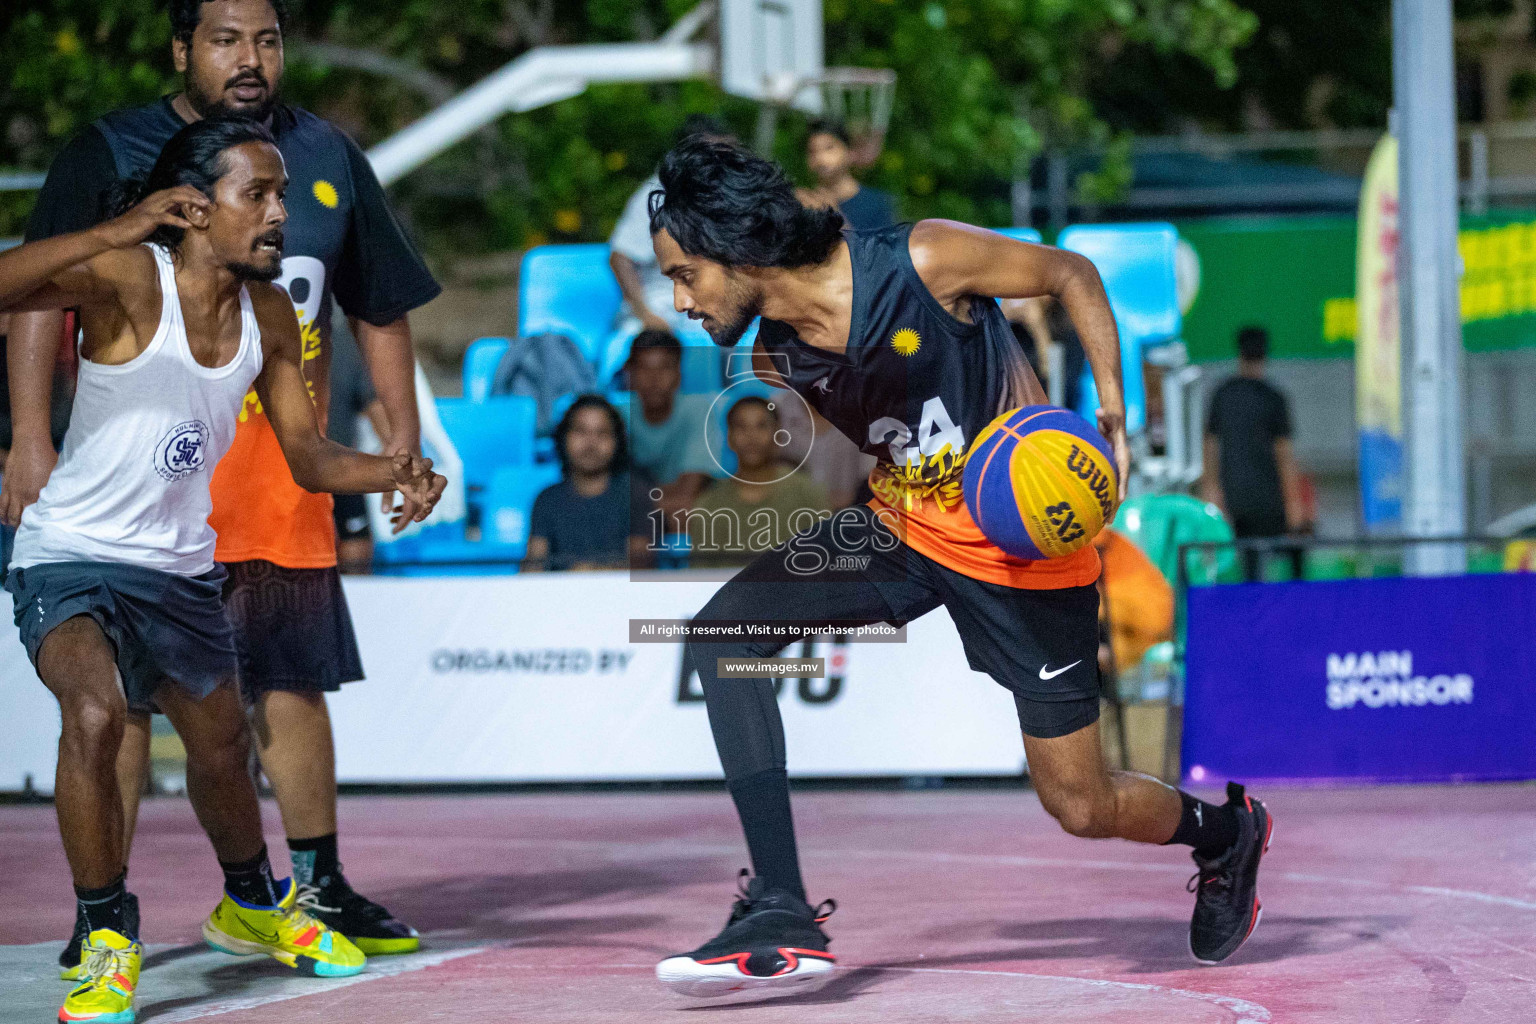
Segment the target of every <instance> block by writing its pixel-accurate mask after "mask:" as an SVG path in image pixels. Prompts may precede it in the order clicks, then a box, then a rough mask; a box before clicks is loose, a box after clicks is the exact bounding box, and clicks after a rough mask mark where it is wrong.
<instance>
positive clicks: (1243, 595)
mask: <svg viewBox="0 0 1536 1024" xmlns="http://www.w3.org/2000/svg"><path fill="white" fill-rule="evenodd" d="M1188 622H1189V641H1188V646H1187V649H1186V656H1185V679H1186V683H1185V709H1184V738H1183V771H1184V777H1185V779H1186V780H1188V781H1189V782H1191V783H1197V784H1198V783H1207V784H1208V783H1212V782H1219V781H1223V780H1226V779H1237V780H1243V781H1246V780H1249V779H1288V780H1340V781H1352V780H1358V781H1367V780H1369V781H1378V782H1443V781H1452V780H1462V779H1465V780H1473V779H1532V778H1536V574H1531V573H1509V574H1503V575H1489V576H1451V577H1437V578H1404V579H1370V580H1343V581H1337V582H1315V583H1268V584H1264V583H1260V584H1240V585H1229V586H1215V587H1194V588H1191V589H1190V591H1189V618H1188Z"/></svg>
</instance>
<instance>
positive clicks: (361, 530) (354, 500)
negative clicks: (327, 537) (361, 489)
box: [331, 494, 373, 540]
mask: <svg viewBox="0 0 1536 1024" xmlns="http://www.w3.org/2000/svg"><path fill="white" fill-rule="evenodd" d="M368 497H369V496H368V495H365V494H338V495H336V496H335V498H336V501H335V503H334V505H333V506H332V509H331V516H332V518H334V519H335V520H336V536H337V537H338V538H339V539H341V540H367V539H368V538H369V537H371V536H373V533H372V531H371V530H370V529H369V528H368V502H367V499H368Z"/></svg>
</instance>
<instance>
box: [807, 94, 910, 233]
mask: <svg viewBox="0 0 1536 1024" xmlns="http://www.w3.org/2000/svg"><path fill="white" fill-rule="evenodd" d="M805 163H806V166H808V167H809V168H810V169H811V173H812V174H814V175H815V176H816V187H815V188H812V189H801V190H800V201H801V202H802V203H804V204H806V205H807V206H812V205H815V206H835V207H837V212H838V213H841V214H842V215H843V220H845V221H847V222H848V226H849V227H851V228H853V229H855V230H857V231H873V230H874V229H876V228H883V227H889V226H890V225H892V224H894V223H896V204H895V203H893V202H892V201H891V197H890V196H889V195H887V194H886V193H884V192H882V191H880V190H879V189H877V188H870V187H869V186H867V185H861V184H859V181H858V179H857V178H855V177H854V176H853V144H852V140H851V139H850V138H849V135H848V129H847V128H845V127H843V125H842V124H840V123H838V122H837V121H828V120H817V121H812V122H811V128H810V132H809V133H808V134H807V135H806V137H805Z"/></svg>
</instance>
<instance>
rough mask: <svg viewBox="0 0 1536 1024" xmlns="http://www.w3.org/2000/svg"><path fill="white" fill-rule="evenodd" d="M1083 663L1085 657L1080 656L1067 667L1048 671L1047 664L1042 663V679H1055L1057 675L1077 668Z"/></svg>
mask: <svg viewBox="0 0 1536 1024" xmlns="http://www.w3.org/2000/svg"><path fill="white" fill-rule="evenodd" d="M1082 663H1083V659H1082V658H1078V659H1077V660H1076V661H1074V662H1073V663H1072V664H1070V665H1068V666H1066V667H1065V668H1059V669H1057V670H1056V671H1054V672H1047V671H1046V668H1047V666H1045V665H1041V666H1040V678H1041V679H1055V678H1056V677H1057V676H1059V675H1061V674H1062V673H1063V672H1066V671H1069V670H1071V669H1074V668H1077V666H1079V665H1081V664H1082Z"/></svg>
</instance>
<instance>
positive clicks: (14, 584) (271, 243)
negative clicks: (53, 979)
mask: <svg viewBox="0 0 1536 1024" xmlns="http://www.w3.org/2000/svg"><path fill="white" fill-rule="evenodd" d="M149 185H150V187H155V188H158V189H159V191H155V192H153V194H151V195H149V197H148V198H147V199H145V200H144V201H143V202H141V203H139V204H138V205H137V206H135V207H133V208H132V209H130V210H128V211H127V212H126V213H124V214H123V215H121V216H119V217H117V218H115V219H113V220H109V221H107V222H105V223H103V224H101V225H99V226H97V227H96V228H93V229H91V230H89V231H82V232H77V233H74V234H69V235H60V236H57V237H54V238H50V239H46V240H43V241H39V242H35V243H31V244H28V245H24V246H20V247H18V248H16V249H12V250H11V251H9V252H6V253H0V311H3V310H6V309H63V308H74V307H78V308H79V309H80V310H81V321H82V324H83V327H84V339H83V341H82V343H81V346H80V357H81V359H80V387H79V391H78V392H77V395H76V398H75V407H74V414H73V418H72V421H71V423H70V428H69V432H68V434H67V435H66V436H65V439H64V450H63V452H62V453H61V454H60V458H59V463H58V467H57V468H56V469H55V470H54V473H53V476H52V478H51V479H50V480H49V482H48V485H47V487H45V488H44V490H43V492H42V495H41V497H40V498H39V500H38V502H37V503H36V504H35V505H33V506H32V507H31V508H29V509H27V511H26V513H25V515H24V516H23V518H22V523H21V528H20V530H19V532H18V535H17V539H16V549H15V558H14V560H13V562H12V570H13V571H11V572H10V573H9V575H8V577H7V579H6V584H5V586H6V589H7V590H10V591H11V592H12V594H13V596H14V597H15V600H16V620H17V625H18V627H19V628H20V630H21V634H22V640H23V642H24V643H25V644H26V646H27V651H28V654H29V655H30V656H31V657H32V661H33V664H34V665H35V666H36V667H37V669H38V674H39V676H40V677H41V678H42V680H43V682H44V684H45V685H46V686H47V687H48V688H49V690H51V691H52V692H53V693H54V695H55V696H56V697H57V698H58V700H59V706H60V709H61V712H62V719H63V735H62V738H61V740H60V745H59V764H58V774H57V777H56V780H55V790H54V792H55V801H56V803H57V806H58V812H59V823H60V831H61V833H62V835H63V839H64V848H65V852H66V854H67V856H68V858H69V863H70V869H71V873H72V874H73V876H74V882H75V886H76V893H77V896H78V898H79V900H80V904H81V909H82V911H83V912H84V913H85V915H86V917H87V920H88V922H89V924H90V936H89V938H88V939H87V940H86V942H85V945H84V948H83V956H84V961H85V963H86V964H87V965H88V966H89V965H92V964H94V965H96V971H95V975H94V977H88V978H86V979H85V981H84V983H83V984H81V985H80V986H79V987H78V988H76V989H74V990H73V991H71V992H70V994H69V997H68V998H67V999H66V1001H65V1004H64V1011H67V1012H68V1013H69V1015H70V1019H77V1020H87V1019H93V1018H94V1017H99V1016H104V1015H105V1016H109V1017H110V1019H113V1020H131V1019H132V1012H133V1011H132V1002H133V991H132V990H133V988H134V987H135V985H136V984H137V980H138V973H139V964H140V959H141V956H142V949H141V947H140V946H139V944H138V942H137V936H136V934H134V933H135V932H136V930H137V921H136V918H137V914H136V913H132V914H131V916H130V911H129V910H128V907H129V906H130V905H132V906H134V907H136V903H134V904H130V900H131V897H130V896H129V894H128V893H127V890H126V888H125V886H124V871H125V865H126V850H125V849H124V845H125V844H124V842H123V834H124V833H123V820H122V805H121V802H120V800H119V798H118V794H117V781H116V778H115V774H114V768H113V766H114V762H115V759H116V755H117V748H118V740H119V738H120V737H121V735H122V731H123V721H124V717H125V715H126V710H127V701H126V692H125V691H131V692H134V693H135V694H138V695H142V696H152V697H153V699H154V700H155V701H156V702H157V703H158V704H159V706H160V708H161V710H163V711H164V712H165V713H166V715H167V716H168V717H169V718H170V720H171V722H172V724H174V725H175V726H176V729H177V732H178V733H180V734H181V737H182V740H183V742H184V744H185V746H186V748H187V776H188V793H189V795H190V796H191V798H192V801H193V804H194V806H195V808H196V810H197V814H198V820H199V821H200V822H202V823H203V825H204V827H205V829H206V830H207V832H208V835H209V839H210V840H211V842H212V843H213V846H214V851H215V853H216V854H217V855H218V858H219V861H220V863H221V865H222V866H223V867H224V870H225V888H226V895H225V898H224V900H223V901H221V902H220V904H219V906H218V907H217V908H216V909H215V911H214V913H213V915H212V916H211V917H210V918H209V920H208V922H207V923H206V924H205V925H204V929H203V931H204V935H205V937H206V938H207V939H208V941H209V942H210V943H212V944H214V945H215V946H216V947H217V948H221V949H225V950H233V951H236V952H241V953H258V952H259V953H268V954H270V955H272V956H273V957H274V958H276V959H278V960H279V961H281V962H283V963H286V964H288V965H289V966H291V967H297V968H299V969H301V970H303V971H305V972H306V973H310V974H321V975H326V976H339V975H347V974H355V973H357V972H358V971H360V970H361V969H362V966H363V962H364V958H363V955H362V953H360V952H359V951H358V950H357V948H356V947H355V946H353V945H352V943H351V942H349V941H348V940H347V939H346V938H344V937H343V936H341V935H339V934H336V933H333V932H331V931H330V930H329V929H328V928H326V927H325V926H324V925H323V924H320V923H318V922H315V921H314V920H312V919H311V918H309V917H308V915H307V914H305V913H304V912H303V911H302V910H301V909H295V887H294V886H293V884H292V882H291V880H290V881H287V882H285V883H277V882H274V881H273V880H272V874H271V867H270V865H269V864H268V862H267V858H266V847H265V844H264V843H263V841H262V831H261V812H260V809H259V806H258V804H257V802H256V792H255V789H254V787H253V785H252V782H251V778H250V775H249V774H248V772H247V768H246V764H247V746H248V740H247V730H246V723H245V716H244V712H243V709H242V707H241V704H240V698H239V696H238V694H237V692H236V690H235V687H234V686H233V683H234V677H235V657H234V647H233V642H232V637H231V631H230V627H229V623H228V620H227V619H226V618H225V617H224V614H223V606H222V603H221V598H220V586H219V584H220V583H221V581H222V570H219V569H218V568H216V567H215V564H214V559H213V549H214V535H213V532H212V530H211V529H210V528H209V527H208V523H207V517H208V513H209V510H210V507H211V502H210V499H209V491H208V483H209V478H210V476H211V474H212V471H213V466H214V464H215V463H216V462H217V461H218V458H219V456H221V455H222V454H223V453H224V452H225V450H226V449H227V448H228V447H229V444H230V441H231V440H232V438H233V436H234V429H235V420H236V417H237V415H238V413H239V410H240V407H241V403H242V401H243V399H244V397H245V394H246V392H247V390H248V388H249V387H250V385H251V383H252V382H253V381H254V383H255V385H256V391H257V394H258V396H259V397H260V398H261V401H262V405H263V406H264V407H265V409H266V412H267V416H268V418H269V420H270V421H271V423H272V427H273V430H274V432H275V433H276V435H277V438H278V441H279V443H280V444H281V446H282V449H283V454H284V456H285V458H286V459H287V460H288V464H289V469H290V471H291V472H292V474H293V477H294V480H295V481H297V482H298V483H299V484H300V486H303V487H305V488H306V489H308V490H312V491H336V492H342V493H368V492H378V491H394V490H398V491H399V492H400V493H401V494H402V495H403V496H404V499H405V501H404V504H403V505H402V507H401V509H400V522H399V525H401V526H403V525H404V524H405V521H407V520H416V521H420V520H421V519H424V518H426V516H427V515H428V514H429V513H430V512H431V510H432V507H433V505H434V504H435V503H436V501H437V499H438V496H439V495H441V493H442V490H443V485H444V482H445V481H444V480H443V478H442V477H441V476H438V475H436V474H434V473H433V472H432V470H431V463H430V462H429V461H428V460H424V459H419V458H411V457H408V456H403V455H402V456H396V457H395V458H393V459H388V458H381V457H378V456H371V455H363V454H361V453H359V452H355V451H352V450H351V449H348V448H343V447H342V446H340V445H337V444H335V443H333V442H331V441H328V440H326V439H325V438H324V437H323V436H322V435H321V434H320V431H319V428H318V425H317V423H316V417H315V410H314V405H313V404H312V402H311V400H310V397H309V392H308V389H307V386H306V385H305V382H304V377H303V374H302V372H301V369H300V367H301V360H302V352H301V343H300V338H299V329H298V321H297V319H296V317H295V315H294V312H293V306H292V304H291V303H290V302H289V300H288V297H287V296H286V295H284V294H283V293H282V292H281V291H280V290H279V289H278V288H276V287H275V286H273V285H272V284H270V283H269V282H271V281H272V280H274V279H275V278H276V277H277V276H278V273H279V270H280V266H281V259H282V226H283V223H284V221H285V220H286V219H287V214H286V212H285V211H284V209H283V204H282V193H283V189H284V188H285V187H286V185H287V175H286V173H285V172H284V169H283V162H282V157H281V156H280V155H279V154H278V151H277V149H276V147H275V146H274V145H273V144H272V141H271V136H270V135H268V134H267V132H266V130H265V129H264V128H262V127H261V126H260V125H258V124H256V123H255V122H251V121H237V120H232V119H211V120H204V121H199V122H196V123H194V124H192V125H189V126H188V127H187V128H185V129H183V130H182V131H181V132H179V133H178V134H177V135H176V136H175V137H174V138H172V139H171V140H170V142H168V143H167V144H166V147H165V150H164V151H163V152H162V154H161V156H160V159H159V160H158V161H157V163H156V165H155V168H154V170H153V171H151V173H150V176H149ZM146 240H148V241H150V242H151V243H153V244H150V245H142V244H140V243H142V242H144V241H146ZM315 929H319V930H318V931H316V930H315ZM322 935H323V936H324V938H323V940H322V939H318V938H317V936H322ZM97 979H111V984H108V983H107V981H106V980H97ZM125 985H126V991H125ZM122 1014H126V1016H122Z"/></svg>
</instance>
